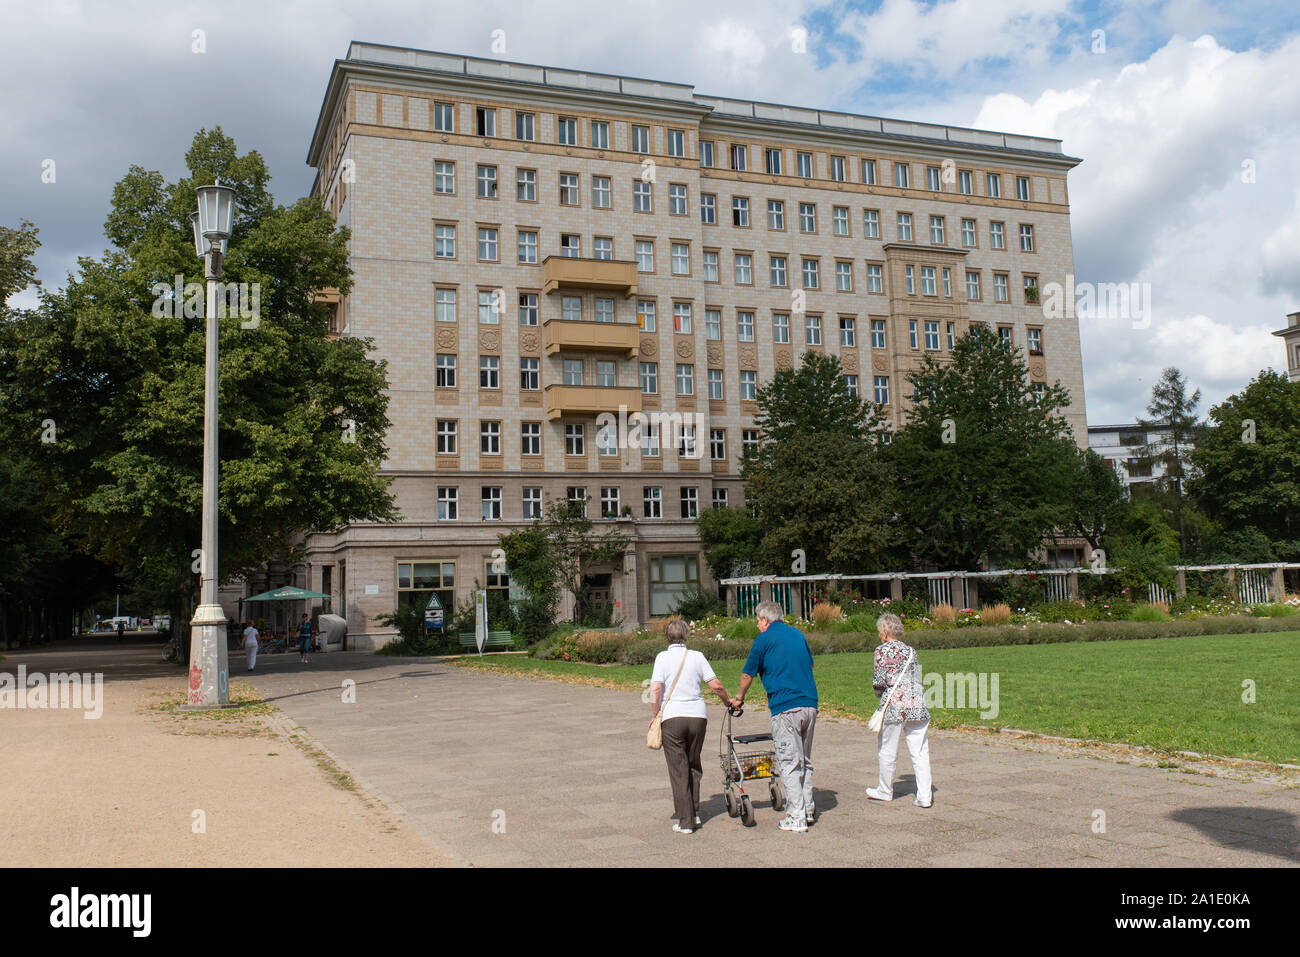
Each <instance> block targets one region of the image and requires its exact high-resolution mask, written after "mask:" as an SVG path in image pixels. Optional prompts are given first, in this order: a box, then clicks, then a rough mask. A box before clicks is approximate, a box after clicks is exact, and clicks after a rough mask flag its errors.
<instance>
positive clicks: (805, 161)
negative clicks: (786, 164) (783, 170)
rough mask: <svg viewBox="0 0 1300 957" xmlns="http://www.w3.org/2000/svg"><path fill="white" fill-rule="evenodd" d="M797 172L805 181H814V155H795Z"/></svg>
mask: <svg viewBox="0 0 1300 957" xmlns="http://www.w3.org/2000/svg"><path fill="white" fill-rule="evenodd" d="M795 167H796V169H795V172H796V173H798V175H799V176H801V177H803V178H804V179H812V174H813V156H812V153H804V152H798V153H795Z"/></svg>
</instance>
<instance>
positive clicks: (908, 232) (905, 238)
mask: <svg viewBox="0 0 1300 957" xmlns="http://www.w3.org/2000/svg"><path fill="white" fill-rule="evenodd" d="M898 241H899V242H900V243H910V242H911V241H912V214H911V213H899V214H898Z"/></svg>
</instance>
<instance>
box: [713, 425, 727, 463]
mask: <svg viewBox="0 0 1300 957" xmlns="http://www.w3.org/2000/svg"><path fill="white" fill-rule="evenodd" d="M709 458H710V459H712V460H713V461H714V462H722V461H725V460H726V458H727V430H726V429H709Z"/></svg>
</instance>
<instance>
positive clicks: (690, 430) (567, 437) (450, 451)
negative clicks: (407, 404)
mask: <svg viewBox="0 0 1300 957" xmlns="http://www.w3.org/2000/svg"><path fill="white" fill-rule="evenodd" d="M660 431H661V430H660V424H659V423H657V422H653V421H648V422H645V423H644V424H643V425H642V426H641V439H640V442H639V446H640V449H641V454H642V455H644V456H646V457H648V458H659V456H660V451H661V449H660V438H661V435H660ZM435 434H436V436H437V438H436V446H435V447H436V449H437V453H438V454H439V455H457V454H459V444H458V442H459V434H460V421H459V420H458V419H438V420H437V422H436V425H435ZM708 444H709V459H710V461H714V462H725V461H726V460H727V430H726V429H709V439H708ZM741 446H742V450H743V453H748V452H750V451H752V450H755V449H757V448H758V430H757V429H742V430H741ZM596 448H597V450H598V452H599V454H601V455H605V456H610V455H618V433H617V430H616V428H615V427H614V426H602V427H600V428H598V429H596ZM519 451H520V454H521V455H526V456H540V455H541V454H542V423H541V422H521V423H520V424H519ZM479 454H480V455H500V454H501V423H500V422H499V421H495V420H482V421H480V422H479ZM564 454H565V455H568V456H585V455H586V454H587V426H586V423H583V422H566V423H565V425H564ZM677 454H678V455H679V456H681V457H683V458H688V459H695V458H701V457H702V456H703V450H702V449H701V448H700V446H699V438H698V436H697V434H696V427H695V426H694V425H691V424H683V425H682V426H681V431H680V433H679V434H678V435H677Z"/></svg>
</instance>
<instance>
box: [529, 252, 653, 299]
mask: <svg viewBox="0 0 1300 957" xmlns="http://www.w3.org/2000/svg"><path fill="white" fill-rule="evenodd" d="M542 275H543V277H544V280H545V285H544V286H543V287H542V288H543V290H544V291H546V292H548V293H551V292H555V291H556V290H557V289H596V290H601V291H605V292H620V293H622V294H623V295H624V296H628V297H631V296H635V295H636V263H635V262H632V261H624V260H620V259H579V258H578V257H576V256H547V257H546V258H545V259H543V260H542Z"/></svg>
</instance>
